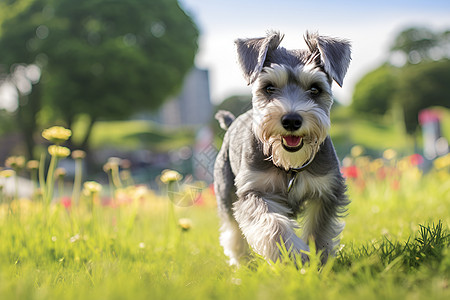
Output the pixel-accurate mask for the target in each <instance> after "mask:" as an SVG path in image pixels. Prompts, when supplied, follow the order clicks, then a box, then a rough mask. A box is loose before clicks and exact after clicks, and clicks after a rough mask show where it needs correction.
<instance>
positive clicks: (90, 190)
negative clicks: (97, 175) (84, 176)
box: [83, 181, 103, 196]
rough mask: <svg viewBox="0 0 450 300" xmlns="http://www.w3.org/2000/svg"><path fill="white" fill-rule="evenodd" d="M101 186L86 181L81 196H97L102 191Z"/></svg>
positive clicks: (94, 182)
mask: <svg viewBox="0 0 450 300" xmlns="http://www.w3.org/2000/svg"><path fill="white" fill-rule="evenodd" d="M102 188H103V187H102V185H101V184H100V183H98V182H96V181H86V182H85V183H84V184H83V194H84V195H86V196H89V195H93V194H98V193H100V192H101V191H102Z"/></svg>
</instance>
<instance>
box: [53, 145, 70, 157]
mask: <svg viewBox="0 0 450 300" xmlns="http://www.w3.org/2000/svg"><path fill="white" fill-rule="evenodd" d="M48 153H50V155H51V156H55V157H57V158H66V157H67V156H69V155H70V149H69V148H66V147H63V146H57V145H51V146H49V147H48Z"/></svg>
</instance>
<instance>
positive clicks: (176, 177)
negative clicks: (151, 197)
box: [161, 170, 183, 184]
mask: <svg viewBox="0 0 450 300" xmlns="http://www.w3.org/2000/svg"><path fill="white" fill-rule="evenodd" d="M182 178H183V176H182V175H181V174H180V173H178V172H177V171H174V170H164V171H162V173H161V181H162V182H163V183H166V184H167V183H169V182H175V181H180V180H181V179H182Z"/></svg>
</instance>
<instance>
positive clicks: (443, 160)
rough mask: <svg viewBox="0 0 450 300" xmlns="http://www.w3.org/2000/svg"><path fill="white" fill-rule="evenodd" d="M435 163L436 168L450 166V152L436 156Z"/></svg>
mask: <svg viewBox="0 0 450 300" xmlns="http://www.w3.org/2000/svg"><path fill="white" fill-rule="evenodd" d="M433 165H434V167H435V168H436V169H438V170H440V169H444V168H446V167H448V166H450V153H449V154H447V155H444V156H441V157H439V158H436V159H435V160H434V161H433Z"/></svg>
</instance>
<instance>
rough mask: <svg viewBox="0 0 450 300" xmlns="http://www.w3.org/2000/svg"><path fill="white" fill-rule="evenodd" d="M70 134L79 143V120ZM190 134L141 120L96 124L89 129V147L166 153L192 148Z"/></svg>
mask: <svg viewBox="0 0 450 300" xmlns="http://www.w3.org/2000/svg"><path fill="white" fill-rule="evenodd" d="M73 131H74V136H73V139H74V140H75V142H77V143H80V142H81V139H82V137H83V134H84V133H85V131H86V128H85V123H84V120H83V119H80V120H79V121H78V122H77V123H76V124H75V126H74V130H73ZM194 135H195V133H194V131H193V130H190V129H189V128H185V129H182V130H180V129H170V128H165V127H163V126H161V125H158V124H156V123H153V122H149V121H142V120H131V121H108V122H97V123H96V124H95V125H94V127H93V129H92V134H91V138H90V147H91V148H92V149H101V148H105V147H109V148H114V149H120V150H125V151H129V150H134V149H148V150H152V151H157V152H166V151H169V150H172V149H178V148H181V147H183V146H188V145H192V144H193V141H194Z"/></svg>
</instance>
